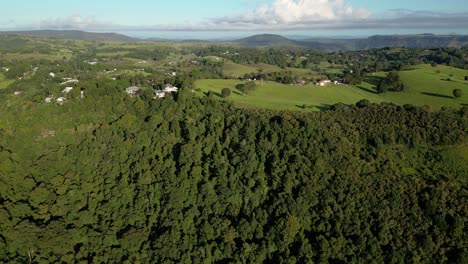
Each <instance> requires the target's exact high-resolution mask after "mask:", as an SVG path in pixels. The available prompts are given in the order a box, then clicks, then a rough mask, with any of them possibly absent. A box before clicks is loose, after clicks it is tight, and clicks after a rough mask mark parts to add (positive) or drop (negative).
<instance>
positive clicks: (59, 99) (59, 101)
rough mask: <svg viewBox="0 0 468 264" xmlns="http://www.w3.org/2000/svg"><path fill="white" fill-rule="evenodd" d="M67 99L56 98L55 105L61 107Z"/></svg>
mask: <svg viewBox="0 0 468 264" xmlns="http://www.w3.org/2000/svg"><path fill="white" fill-rule="evenodd" d="M66 100H67V99H66V98H65V97H59V98H57V104H59V105H63V104H64V103H65V101H66Z"/></svg>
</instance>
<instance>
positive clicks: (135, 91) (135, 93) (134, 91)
mask: <svg viewBox="0 0 468 264" xmlns="http://www.w3.org/2000/svg"><path fill="white" fill-rule="evenodd" d="M125 91H126V92H127V94H129V95H130V96H138V95H140V94H141V88H140V87H137V86H130V87H128V88H127V89H125Z"/></svg>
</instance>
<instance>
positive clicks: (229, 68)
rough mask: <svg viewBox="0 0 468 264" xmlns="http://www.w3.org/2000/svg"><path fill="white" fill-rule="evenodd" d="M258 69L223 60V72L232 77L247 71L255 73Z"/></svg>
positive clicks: (241, 75) (240, 75)
mask: <svg viewBox="0 0 468 264" xmlns="http://www.w3.org/2000/svg"><path fill="white" fill-rule="evenodd" d="M256 72H258V70H257V69H256V68H254V67H249V66H246V65H241V64H237V63H234V62H232V61H225V62H224V67H223V73H224V74H225V75H228V76H232V77H243V76H244V74H247V73H256Z"/></svg>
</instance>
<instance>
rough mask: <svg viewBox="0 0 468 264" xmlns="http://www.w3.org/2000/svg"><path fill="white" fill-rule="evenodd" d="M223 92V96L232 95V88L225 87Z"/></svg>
mask: <svg viewBox="0 0 468 264" xmlns="http://www.w3.org/2000/svg"><path fill="white" fill-rule="evenodd" d="M221 93H222V94H223V97H224V98H227V97H229V96H230V95H231V89H229V88H224V89H223V90H222V91H221Z"/></svg>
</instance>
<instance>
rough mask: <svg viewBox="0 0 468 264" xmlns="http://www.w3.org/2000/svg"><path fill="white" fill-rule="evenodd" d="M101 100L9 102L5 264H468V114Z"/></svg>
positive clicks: (101, 93) (1, 179)
mask: <svg viewBox="0 0 468 264" xmlns="http://www.w3.org/2000/svg"><path fill="white" fill-rule="evenodd" d="M88 94H89V95H90V97H87V98H85V99H83V100H80V101H77V102H70V103H69V104H65V105H63V106H61V107H60V108H58V107H57V106H54V105H44V104H31V103H29V104H27V107H24V106H25V104H24V103H18V104H17V105H16V104H14V103H13V104H8V105H7V104H0V107H1V108H0V109H1V111H2V115H1V116H0V175H1V176H0V234H1V235H0V259H2V261H4V262H8V263H15V262H32V263H35V262H66V263H71V262H99V263H101V262H106V263H107V262H118V263H121V262H130V263H135V262H144V263H148V262H149V263H172V262H178V263H181V262H193V263H204V262H217V263H231V262H243V263H262V262H264V263H286V262H290V263H316V262H328V263H348V262H357V263H370V262H389V263H396V262H398V263H408V262H423V263H424V262H437V263H464V262H466V260H467V247H466V239H464V237H465V234H466V233H467V226H468V224H467V219H468V215H467V211H466V204H467V202H468V201H467V196H466V175H467V166H466V162H465V158H464V157H463V156H462V154H460V153H459V152H458V150H457V149H456V148H454V147H453V146H454V145H458V144H462V143H463V142H464V141H463V140H464V139H465V136H466V130H467V128H468V123H467V122H468V121H467V119H466V116H463V114H464V113H465V112H466V111H465V112H455V111H452V110H445V111H441V112H427V111H425V110H423V109H421V108H417V107H411V106H407V107H400V106H396V105H391V104H384V105H373V104H369V103H367V104H366V103H365V102H362V104H359V107H352V106H351V107H349V108H348V109H347V110H337V111H327V112H322V113H313V114H302V113H296V112H270V111H251V110H240V109H236V108H234V107H233V106H232V105H230V104H228V103H225V102H220V101H217V100H212V99H210V98H207V97H205V98H195V97H193V96H192V94H191V93H190V92H189V91H184V90H182V91H181V92H180V94H179V96H178V98H177V99H176V100H173V99H172V98H166V99H163V100H150V101H144V100H141V99H140V98H138V97H137V98H129V97H128V96H126V95H125V94H124V93H123V92H122V91H121V89H120V88H118V87H114V85H112V83H100V85H99V88H98V87H92V86H90V87H88ZM18 109H22V111H18ZM10 124H16V125H13V126H12V125H10ZM45 129H55V131H56V136H55V137H47V136H46V135H47V134H45V136H44V133H41V131H44V130H45Z"/></svg>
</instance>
